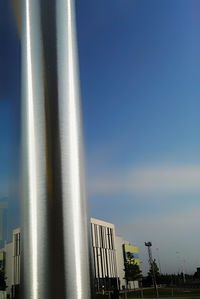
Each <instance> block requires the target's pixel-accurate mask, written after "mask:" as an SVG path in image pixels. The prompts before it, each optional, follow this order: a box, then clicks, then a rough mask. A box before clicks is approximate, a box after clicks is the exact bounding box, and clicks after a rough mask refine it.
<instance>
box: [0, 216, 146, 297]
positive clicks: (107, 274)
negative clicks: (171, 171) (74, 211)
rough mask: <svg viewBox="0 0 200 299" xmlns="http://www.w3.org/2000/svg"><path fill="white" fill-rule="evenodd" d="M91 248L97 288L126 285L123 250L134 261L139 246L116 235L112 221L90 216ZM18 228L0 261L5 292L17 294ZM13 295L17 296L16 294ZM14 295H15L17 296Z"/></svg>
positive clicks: (18, 264) (133, 284)
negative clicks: (5, 279)
mask: <svg viewBox="0 0 200 299" xmlns="http://www.w3.org/2000/svg"><path fill="white" fill-rule="evenodd" d="M90 228H91V250H92V255H91V256H92V263H93V272H94V279H95V289H96V291H97V292H101V291H102V290H111V289H113V288H118V289H122V288H124V287H126V281H125V279H124V276H125V272H124V268H125V267H124V263H125V260H126V255H127V252H129V253H132V254H133V255H134V259H135V261H136V262H137V264H138V265H139V264H140V260H139V256H138V253H139V248H138V247H136V246H133V245H132V244H130V243H129V242H127V241H125V240H124V239H123V238H121V237H118V236H116V234H115V225H114V224H112V223H110V222H106V221H102V220H99V219H95V218H91V220H90ZM20 243H21V236H20V229H19V228H17V229H15V230H14V231H13V236H12V242H11V243H8V244H6V245H5V247H4V249H3V250H2V251H1V252H3V254H2V261H0V262H1V263H2V265H4V267H5V272H6V277H7V286H8V289H7V291H8V294H10V295H11V294H13V295H14V294H18V292H19V285H20V247H21V246H20ZM128 287H129V288H137V287H138V282H129V286H128ZM16 297H17V296H16ZM17 298H18V297H17Z"/></svg>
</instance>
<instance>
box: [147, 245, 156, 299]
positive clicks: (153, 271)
mask: <svg viewBox="0 0 200 299" xmlns="http://www.w3.org/2000/svg"><path fill="white" fill-rule="evenodd" d="M144 244H145V246H146V247H147V249H148V255H149V265H150V269H151V270H152V282H153V286H154V289H155V293H156V296H157V298H159V293H158V287H157V284H156V275H155V269H154V261H153V258H152V251H151V247H152V243H151V242H145V243H144Z"/></svg>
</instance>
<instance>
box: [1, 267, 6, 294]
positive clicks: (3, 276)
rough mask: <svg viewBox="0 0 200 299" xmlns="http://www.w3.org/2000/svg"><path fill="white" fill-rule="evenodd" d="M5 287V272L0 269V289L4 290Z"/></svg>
mask: <svg viewBox="0 0 200 299" xmlns="http://www.w3.org/2000/svg"><path fill="white" fill-rule="evenodd" d="M6 287H7V286H6V280H5V273H4V271H3V270H0V291H5V290H6Z"/></svg>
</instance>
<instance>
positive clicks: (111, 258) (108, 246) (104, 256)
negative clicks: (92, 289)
mask: <svg viewBox="0 0 200 299" xmlns="http://www.w3.org/2000/svg"><path fill="white" fill-rule="evenodd" d="M91 241H92V253H93V265H94V275H95V285H96V289H97V291H100V290H102V289H111V288H115V287H116V288H118V272H117V260H116V245H115V226H114V224H112V223H109V222H105V221H102V220H99V219H94V218H91Z"/></svg>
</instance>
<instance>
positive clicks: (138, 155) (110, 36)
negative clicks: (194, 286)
mask: <svg viewBox="0 0 200 299" xmlns="http://www.w3.org/2000/svg"><path fill="white" fill-rule="evenodd" d="M7 6H8V1H5V0H3V1H1V4H0V12H1V13H0V14H1V16H0V39H1V47H0V65H1V72H0V136H1V140H2V143H1V144H2V145H1V149H0V164H1V170H0V186H2V187H1V188H0V192H1V194H0V195H1V197H5V196H7V197H8V198H9V201H10V211H11V213H10V215H11V216H12V217H11V216H10V218H11V221H10V222H12V223H13V224H12V225H13V226H14V225H15V223H16V224H17V222H18V218H19V217H15V214H17V213H18V212H15V210H16V206H17V202H18V201H19V197H20V195H19V191H18V189H19V188H18V176H19V156H20V152H19V144H20V133H19V127H20V112H19V111H20V58H19V57H20V46H19V41H18V38H17V36H16V32H15V30H14V22H13V20H12V18H11V16H10V14H9V9H8V7H7ZM2 12H4V13H2ZM6 26H8V27H9V28H8V29H7V30H6ZM77 28H78V45H79V58H80V77H81V88H82V99H83V120H84V132H85V148H86V150H85V152H86V161H87V163H86V166H87V169H86V172H87V185H88V198H89V206H90V214H91V215H92V216H93V217H99V218H103V219H105V220H108V221H111V222H114V223H115V224H116V227H117V232H118V233H119V234H123V235H124V236H125V237H126V238H127V239H128V240H130V241H131V242H134V243H136V244H138V245H140V247H141V256H142V258H143V260H144V263H143V268H144V269H145V265H146V253H145V248H144V245H143V244H144V241H148V240H151V241H152V242H153V244H154V249H155V248H159V252H160V258H161V264H162V268H163V271H169V272H173V271H176V269H177V267H181V266H180V264H181V262H180V260H181V261H183V259H185V261H186V262H185V264H186V268H187V270H188V271H193V272H194V270H195V267H196V266H199V265H200V256H199V247H200V241H199V240H198V239H197V235H198V231H197V228H198V227H199V225H200V220H199V216H198V214H199V213H198V211H199V208H200V202H199V196H200V184H199V183H200V155H199V152H200V139H199V133H200V132H199V131H200V117H199V109H200V102H199V98H200V55H199V53H200V3H199V1H198V0H196V1H195V0H162V1H160V0H151V1H149V0H109V1H107V0H101V1H99V0H96V1H94V0H85V1H80V0H79V1H77ZM3 186H4V187H3ZM5 186H7V187H6V188H7V189H6V188H5ZM4 189H5V190H4ZM12 225H11V226H12ZM177 251H178V252H180V254H179V255H180V257H179V259H178V258H177V254H176V252H177ZM156 254H157V251H155V257H156Z"/></svg>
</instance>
